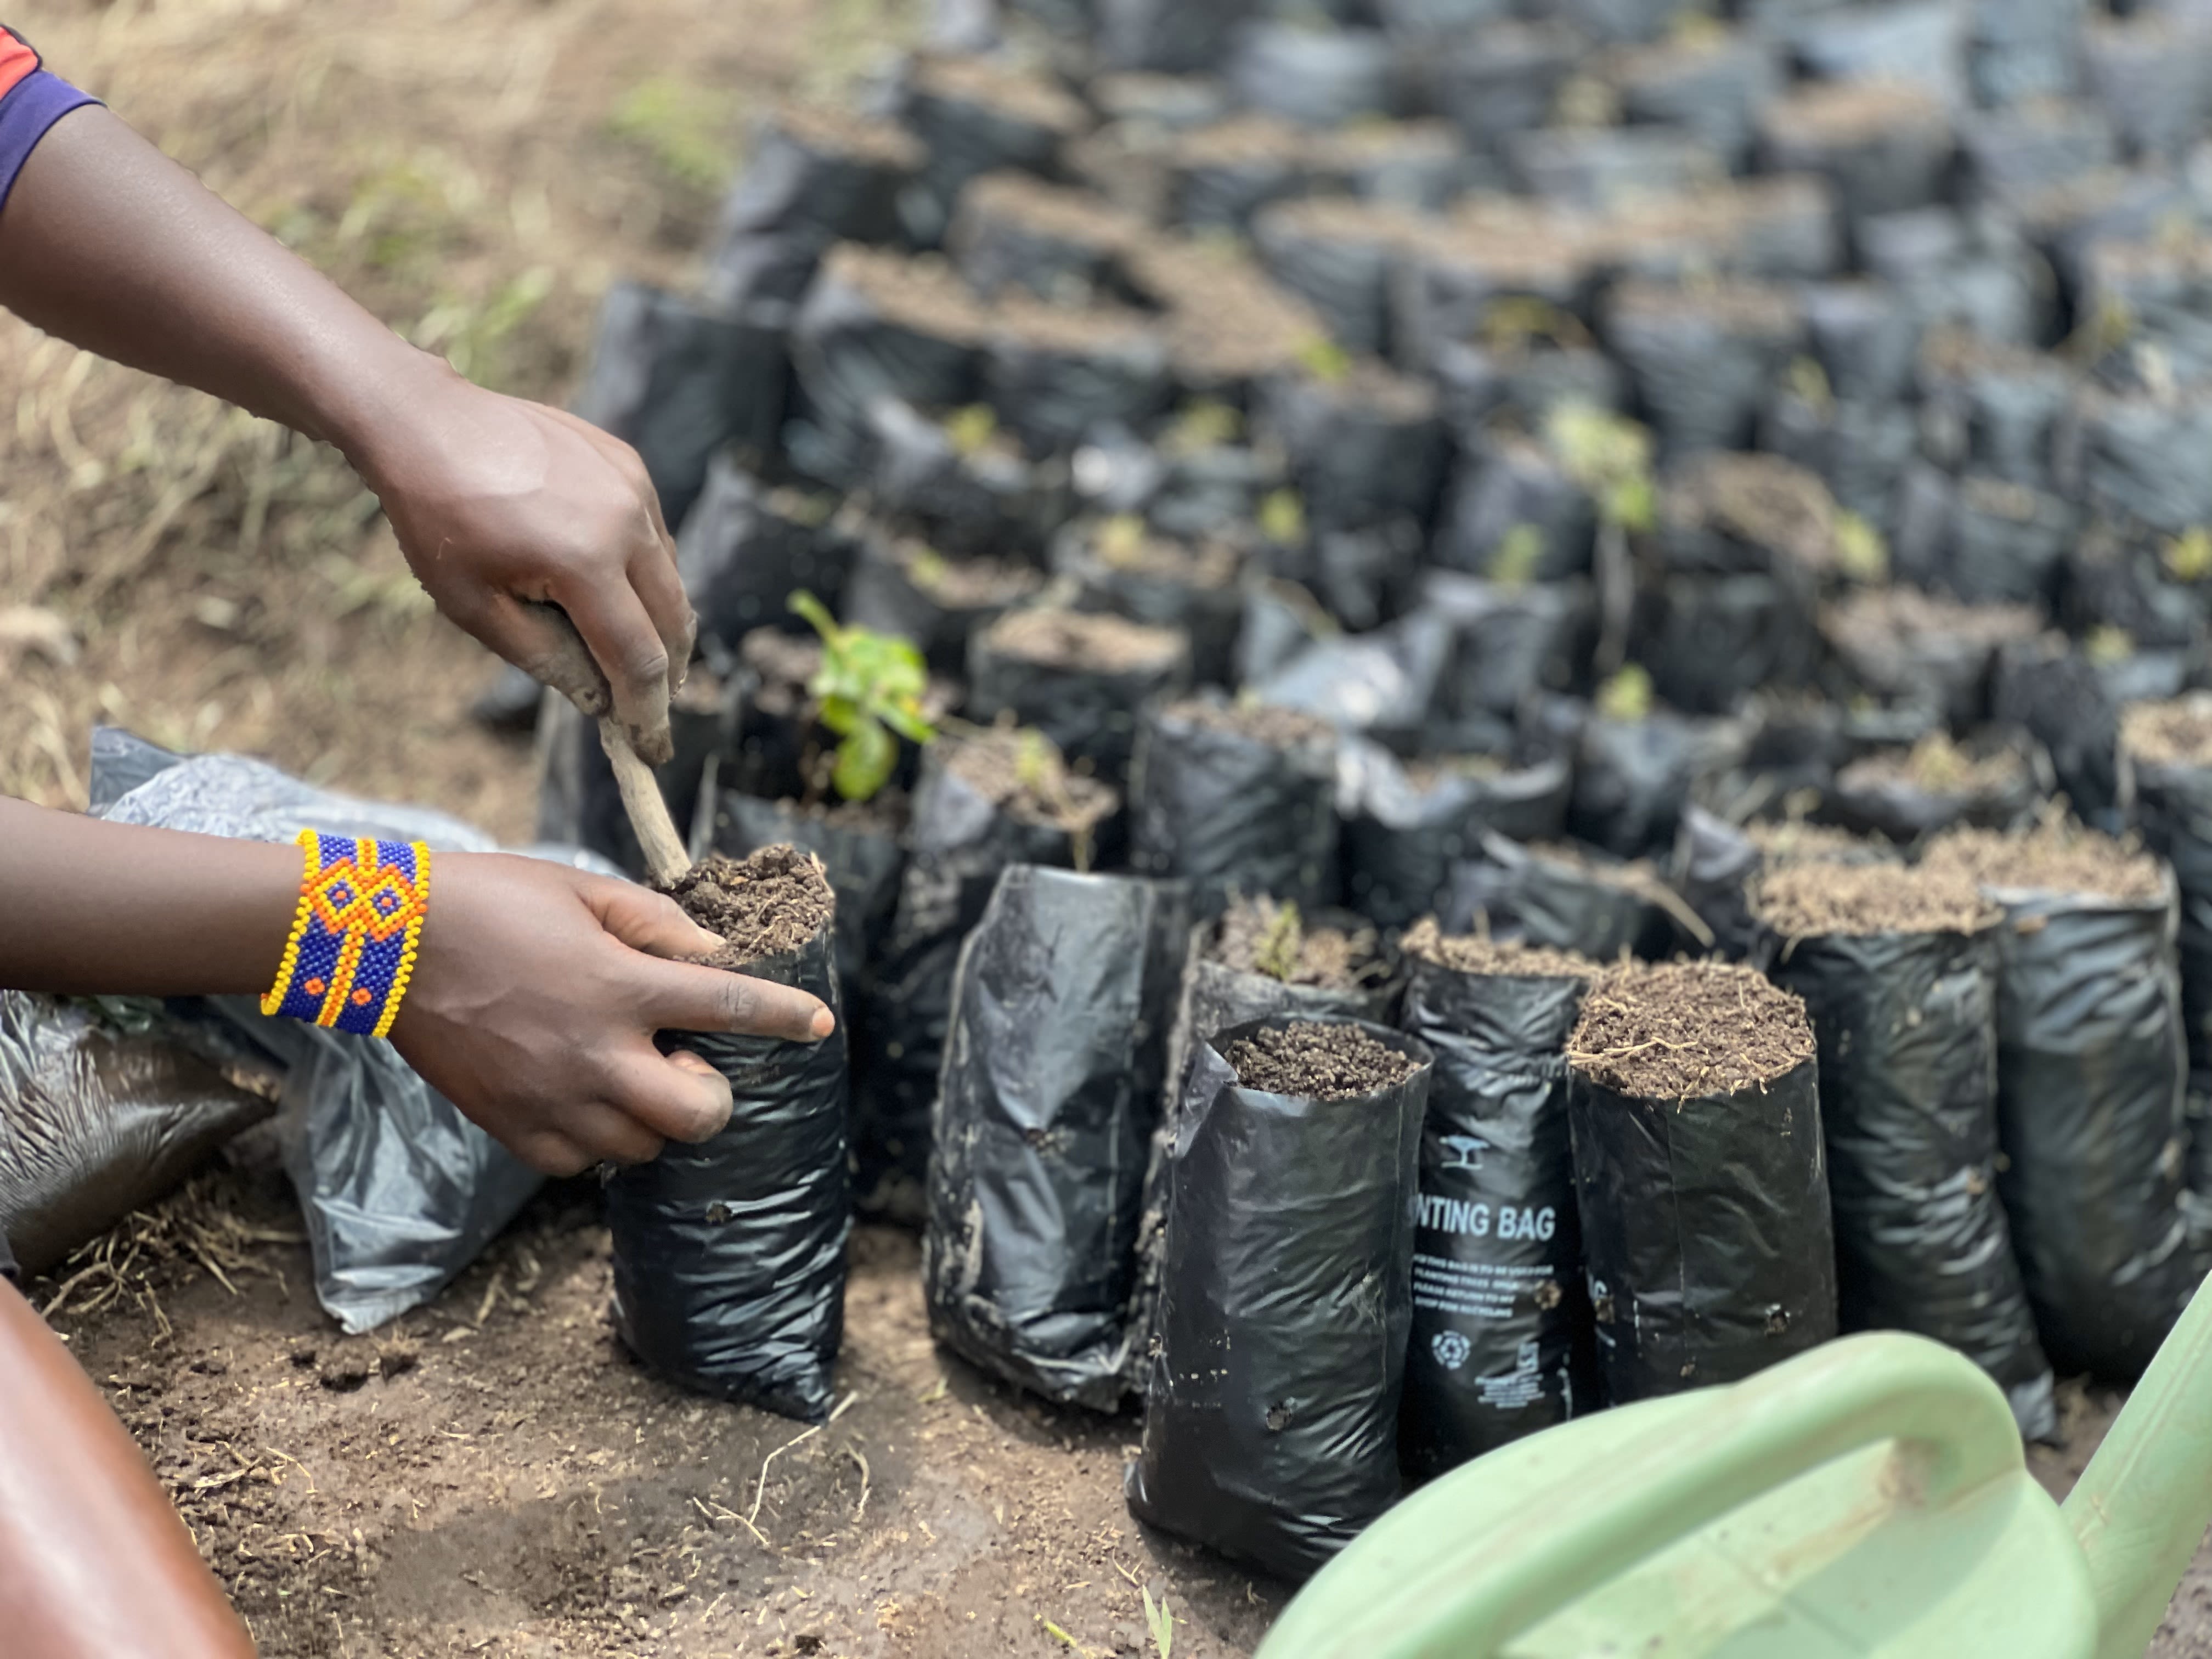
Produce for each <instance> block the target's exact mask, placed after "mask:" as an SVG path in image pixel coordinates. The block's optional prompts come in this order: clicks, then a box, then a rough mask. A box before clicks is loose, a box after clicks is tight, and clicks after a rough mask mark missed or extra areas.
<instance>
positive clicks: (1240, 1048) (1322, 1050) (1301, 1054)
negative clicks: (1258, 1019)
mask: <svg viewBox="0 0 2212 1659" xmlns="http://www.w3.org/2000/svg"><path fill="white" fill-rule="evenodd" d="M1224 1058H1225V1059H1226V1060H1228V1061H1229V1063H1230V1065H1231V1066H1234V1067H1236V1070H1237V1082H1238V1083H1240V1084H1242V1085H1243V1086H1244V1087H1245V1088H1247V1089H1259V1090H1261V1091H1265V1092H1267V1093H1268V1094H1271V1095H1296V1096H1299V1097H1303V1098H1304V1099H1307V1100H1346V1099H1349V1098H1351V1097H1353V1096H1355V1095H1371V1094H1374V1093H1376V1091H1379V1090H1383V1089H1388V1088H1389V1087H1390V1086H1391V1085H1394V1084H1398V1083H1402V1082H1404V1081H1405V1080H1406V1079H1407V1078H1408V1077H1411V1076H1412V1075H1413V1071H1414V1069H1415V1067H1414V1064H1413V1057H1412V1056H1411V1055H1409V1054H1400V1053H1399V1052H1398V1051H1397V1050H1396V1049H1395V1048H1390V1047H1389V1046H1388V1045H1387V1044H1384V1043H1381V1042H1376V1040H1375V1039H1374V1038H1373V1037H1371V1036H1368V1035H1367V1033H1366V1032H1364V1031H1363V1030H1360V1029H1359V1028H1358V1026H1356V1025H1323V1024H1318V1023H1316V1022H1314V1021H1310V1020H1299V1021H1297V1022H1296V1023H1295V1024H1289V1025H1280V1026H1275V1027H1273V1028H1271V1029H1268V1030H1261V1031H1256V1032H1255V1033H1254V1034H1253V1035H1252V1036H1249V1037H1245V1038H1241V1039H1239V1040H1238V1041H1237V1042H1232V1043H1231V1044H1230V1045H1229V1051H1228V1053H1227V1054H1225V1056H1224Z"/></svg>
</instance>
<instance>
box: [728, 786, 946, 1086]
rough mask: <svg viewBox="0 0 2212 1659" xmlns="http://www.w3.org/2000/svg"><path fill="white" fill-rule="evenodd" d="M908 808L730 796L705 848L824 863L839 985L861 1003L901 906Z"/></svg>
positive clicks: (901, 795)
mask: <svg viewBox="0 0 2212 1659" xmlns="http://www.w3.org/2000/svg"><path fill="white" fill-rule="evenodd" d="M907 804H908V803H907V796H906V793H905V791H903V790H901V789H895V788H894V789H885V790H884V791H883V792H882V793H879V794H878V795H875V796H872V797H871V798H870V799H867V800H864V801H847V800H841V801H823V800H817V799H799V800H794V799H790V798H789V797H786V798H785V799H781V800H766V799H762V798H761V797H760V796H757V795H745V794H740V793H737V792H736V791H734V790H725V791H723V792H722V793H720V794H719V795H718V796H716V798H715V800H714V816H713V817H712V819H711V820H710V823H711V828H710V829H709V831H708V847H709V848H710V850H711V851H713V852H715V853H719V854H724V855H725V856H726V857H729V858H732V859H742V858H744V857H746V856H747V855H748V854H752V853H755V852H757V851H759V850H760V849H762V848H772V847H775V846H776V845H778V844H780V843H789V844H790V845H792V846H794V847H797V848H799V849H800V850H801V851H802V852H806V853H811V854H813V855H814V856H815V857H816V858H817V859H819V860H821V861H822V866H823V872H824V873H825V874H826V875H827V876H828V877H829V885H830V887H831V888H832V889H833V890H835V891H836V895H837V921H836V930H835V932H836V945H837V977H838V982H839V984H840V985H841V986H842V987H844V989H845V990H846V992H847V993H848V994H850V995H854V996H856V997H857V995H858V994H859V993H860V989H861V987H864V986H866V983H867V975H868V969H869V965H870V964H871V963H872V962H873V961H874V960H875V954H876V950H877V947H878V945H879V943H880V942H881V940H882V939H883V935H884V928H885V927H886V925H887V924H888V923H889V922H890V915H891V906H892V905H893V904H894V903H895V902H896V901H897V898H898V890H899V872H900V870H901V869H902V867H903V866H904V864H905V862H906V845H905V836H906V825H907ZM856 1058H857V1056H856Z"/></svg>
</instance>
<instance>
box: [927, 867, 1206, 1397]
mask: <svg viewBox="0 0 2212 1659" xmlns="http://www.w3.org/2000/svg"><path fill="white" fill-rule="evenodd" d="M1186 918H1187V912H1186V910H1185V908H1184V905H1183V903H1182V894H1181V893H1180V892H1179V891H1178V890H1176V888H1175V887H1173V886H1172V885H1169V884H1155V883H1151V882H1146V881H1139V880H1134V879H1132V878H1128V877H1126V876H1085V875H1077V874H1074V873H1073V872H1069V871H1065V870H1046V869H1040V868H1037V867H1036V866H1033V865H1026V864H1018V865H1012V866H1009V867H1008V868H1007V869H1006V872H1005V873H1004V874H1002V875H1001V876H1000V878H999V885H998V888H997V890H996V891H994V893H993V894H992V896H991V903H990V906H989V908H987V910H986V911H985V912H984V913H983V920H982V921H981V923H980V924H979V925H978V926H977V927H976V929H975V932H974V933H970V934H969V936H968V942H967V943H966V944H965V945H963V946H962V947H961V951H960V962H959V967H958V969H957V975H956V979H955V982H954V985H953V990H952V1010H951V1031H950V1034H949V1036H948V1039H947V1042H946V1046H945V1070H944V1075H943V1081H942V1084H941V1085H940V1087H939V1092H938V1099H937V1109H936V1112H935V1115H934V1120H933V1125H932V1128H933V1145H932V1146H931V1148H930V1155H929V1222H928V1227H927V1231H926V1232H925V1233H924V1234H923V1236H922V1257H921V1270H922V1286H923V1290H924V1291H925V1292H926V1294H927V1297H928V1301H929V1320H930V1328H931V1329H932V1330H933V1332H934V1333H935V1334H936V1335H937V1337H938V1339H939V1340H940V1341H943V1342H945V1343H946V1344H948V1345H949V1346H951V1347H952V1348H953V1349H954V1350H955V1351H956V1352H959V1353H961V1354H963V1355H964V1356H966V1357H967V1358H969V1359H971V1360H973V1361H974V1362H975V1364H979V1365H981V1366H983V1367H984V1368H985V1369H986V1370H990V1371H993V1372H994V1373H995V1374H997V1375H998V1376H1003V1377H1005V1378H1006V1379H1007V1380H1008V1381H1009V1382H1012V1383H1018V1384H1019V1385H1020V1386H1021V1387H1023V1388H1025V1389H1031V1390H1033V1391H1035V1392H1036V1393H1038V1394H1041V1395H1044V1396H1045V1397H1046V1398H1047V1399H1049V1400H1053V1401H1059V1402H1060V1403H1061V1404H1080V1405H1086V1406H1090V1407H1095V1408H1096V1409H1097V1410H1100V1411H1111V1410H1113V1409H1114V1408H1115V1407H1117V1406H1118V1405H1119V1404H1120V1403H1121V1395H1122V1393H1123V1390H1124V1388H1125V1379H1126V1376H1127V1371H1128V1367H1129V1358H1130V1353H1131V1350H1132V1346H1133V1345H1141V1344H1142V1342H1143V1341H1144V1334H1143V1332H1142V1331H1141V1330H1140V1329H1139V1328H1136V1327H1135V1326H1134V1325H1133V1322H1132V1321H1131V1319H1130V1309H1131V1303H1132V1299H1133V1296H1134V1294H1135V1291H1136V1285H1137V1255H1136V1244H1137V1228H1138V1220H1139V1209H1140V1207H1141V1206H1142V1203H1143V1200H1144V1180H1145V1158H1146V1146H1148V1144H1149V1143H1150V1140H1151V1138H1152V1127H1153V1124H1154V1123H1155V1121H1157V1120H1158V1115H1159V1109H1160V1085H1161V1082H1162V1073H1163V1067H1164V1058H1165V1053H1166V1046H1167V1033H1168V1020H1169V1018H1170V1003H1171V1000H1172V999H1173V997H1174V995H1175V984H1176V968H1177V965H1178V957H1179V954H1180V951H1181V948H1182V940H1183V938H1184V934H1185V932H1186Z"/></svg>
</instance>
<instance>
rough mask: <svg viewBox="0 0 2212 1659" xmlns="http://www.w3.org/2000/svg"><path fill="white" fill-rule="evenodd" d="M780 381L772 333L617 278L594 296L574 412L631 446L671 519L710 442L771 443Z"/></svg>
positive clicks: (700, 475) (679, 517) (695, 483)
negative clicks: (586, 367) (585, 370)
mask: <svg viewBox="0 0 2212 1659" xmlns="http://www.w3.org/2000/svg"><path fill="white" fill-rule="evenodd" d="M788 379H789V375H788V374H787V368H786V363H785V358H784V345H783V337H782V335H781V333H780V332H778V331H775V330H774V329H771V328H767V327H763V326H762V325H759V324H757V323H755V322H751V321H748V320H744V319H740V318H738V317H734V316H730V315H726V314H725V313H721V312H719V311H716V310H714V309H712V308H710V307H702V306H701V305H699V304H698V303H697V302H696V301H690V300H687V299H684V297H683V296H682V295H675V294H669V293H665V292H663V291H662V290H661V289H656V288H649V287H647V286H646V285H645V284H644V283H616V284H615V286H614V287H612V288H611V289H608V290H607V296H606V298H605V299H604V300H602V301H600V302H599V328H598V331H597V332H596V333H595V334H594V335H593V337H592V367H591V373H590V374H589V376H588V377H587V378H586V380H585V382H584V389H583V391H582V392H580V394H579V395H578V397H577V399H576V413H577V414H578V415H579V416H581V417H582V418H583V419H585V420H586V421H589V422H591V423H592V425H593V426H596V427H599V428H601V429H602V430H604V431H607V432H611V433H612V434H614V435H615V436H616V437H617V438H621V439H623V440H624V441H627V442H628V443H629V444H630V445H631V446H632V447H634V448H635V450H636V451H637V453H638V455H639V458H640V459H642V460H643V461H644V462H645V470H646V471H647V472H648V473H649V474H651V475H652V478H653V489H655V490H656V491H657V492H658V493H659V496H660V512H661V516H662V517H663V518H664V519H665V520H667V521H668V523H670V524H671V525H680V524H682V523H683V522H684V515H685V514H686V513H689V512H690V510H691V503H692V502H693V501H695V500H696V499H697V498H698V495H699V490H700V488H701V486H702V484H703V483H705V482H706V478H707V463H708V459H710V458H711V457H712V456H713V455H714V452H715V451H716V450H718V449H720V447H722V446H723V445H724V444H726V443H729V442H732V441H736V442H738V443H741V444H743V445H744V446H745V447H748V448H750V449H752V450H754V451H755V452H757V453H767V452H768V451H769V450H770V449H772V448H773V447H774V446H775V437H776V430H777V428H778V427H779V426H780V425H781V423H782V421H783V410H784V404H785V401H786V395H787V386H786V383H787V380H788Z"/></svg>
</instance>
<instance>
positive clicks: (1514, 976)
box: [1398, 921, 1601, 1480]
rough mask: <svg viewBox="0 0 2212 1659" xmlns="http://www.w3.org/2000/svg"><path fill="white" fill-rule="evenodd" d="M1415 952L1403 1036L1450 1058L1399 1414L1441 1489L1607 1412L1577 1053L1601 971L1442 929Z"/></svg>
mask: <svg viewBox="0 0 2212 1659" xmlns="http://www.w3.org/2000/svg"><path fill="white" fill-rule="evenodd" d="M1405 952H1406V957H1407V984H1406V1000H1405V1006H1404V1009H1403V1012H1401V1014H1400V1015H1399V1018H1398V1024H1399V1027H1400V1029H1401V1030H1405V1031H1407V1032H1408V1033H1410V1034H1411V1035H1413V1036H1417V1037H1419V1038H1420V1039H1421V1041H1422V1042H1425V1043H1427V1044H1428V1045H1429V1047H1430V1048H1431V1049H1432V1050H1433V1051H1434V1052H1435V1054H1436V1056H1437V1067H1436V1073H1435V1075H1434V1077H1433V1078H1432V1079H1431V1082H1430V1085H1429V1106H1428V1115H1427V1117H1426V1119H1425V1122H1424V1124H1423V1127H1422V1130H1421V1175H1420V1228H1419V1232H1418V1234H1417V1235H1416V1237H1415V1243H1414V1256H1413V1340H1412V1343H1411V1346H1409V1348H1408V1349H1407V1358H1406V1401H1405V1408H1404V1411H1403V1413H1402V1414H1401V1417H1400V1419H1399V1443H1400V1449H1401V1454H1402V1455H1403V1457H1404V1460H1405V1463H1406V1468H1407V1472H1408V1473H1409V1474H1412V1475H1413V1476H1414V1477H1415V1478H1416V1479H1422V1480H1425V1479H1428V1478H1430V1477H1431V1476H1434V1475H1438V1474H1443V1473H1444V1472H1445V1471H1446V1470H1447V1469H1450V1468H1455V1467H1457V1466H1458V1465H1459V1464H1461V1463H1463V1462H1467V1461H1468V1459H1469V1458H1471V1457H1480V1455H1482V1454H1483V1453H1485V1452H1486V1451H1492V1450H1494V1449H1497V1448H1498V1447H1499V1446H1502V1445H1504V1444H1505V1443H1507V1442H1508V1441H1511V1440H1517V1439H1519V1438H1520V1437H1522V1435H1525V1434H1534V1433H1535V1432H1536V1431H1538V1430H1540V1429H1547V1428H1550V1427H1551V1426H1552V1425H1553V1424H1556V1423H1563V1422H1565V1421H1566V1419H1568V1418H1570V1417H1571V1416H1573V1415H1575V1413H1577V1411H1583V1412H1587V1411H1590V1410H1592V1409H1594V1408H1595V1407H1596V1405H1597V1403H1598V1390H1597V1371H1596V1366H1597V1350H1596V1338H1595V1333H1594V1331H1593V1328H1592V1326H1591V1322H1590V1308H1589V1293H1588V1290H1587V1287H1586V1285H1584V1283H1583V1271H1582V1231H1581V1224H1580V1222H1579V1219H1578V1218H1577V1212H1576V1209H1575V1159H1574V1147H1573V1144H1572V1141H1571V1139H1570V1136H1569V1133H1568V1129H1567V1062H1566V1058H1565V1054H1566V1042H1567V1033H1568V1032H1569V1031H1570V1030H1572V1029H1573V1028H1574V1024H1575V1020H1576V1018H1577V1016H1578V1015H1579V1014H1580V1013H1581V1012H1582V1002H1583V991H1584V989H1585V988H1586V987H1587V986H1588V985H1589V981H1591V980H1593V979H1595V978H1596V977H1597V976H1598V975H1599V973H1600V972H1601V969H1600V968H1599V967H1598V964H1597V963H1594V962H1592V961H1590V960H1589V958H1588V957H1579V956H1577V955H1575V954H1573V953H1572V952H1571V951H1553V950H1547V949H1543V948H1541V947H1537V946H1532V945H1499V944H1494V943H1492V941H1491V940H1489V939H1480V938H1470V937H1454V936H1449V935H1447V934H1444V933H1441V932H1439V931H1438V929H1437V925H1436V923H1435V922H1434V921H1424V922H1421V923H1420V924H1419V926H1417V927H1414V928H1413V931H1412V932H1411V933H1408V934H1407V936H1406V939H1405Z"/></svg>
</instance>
